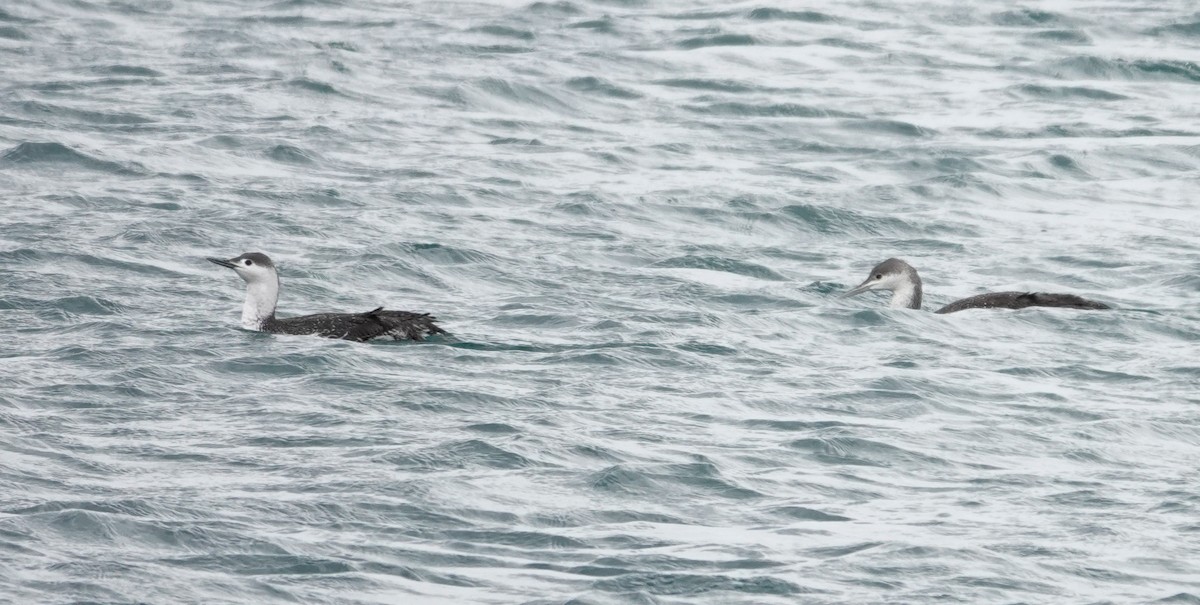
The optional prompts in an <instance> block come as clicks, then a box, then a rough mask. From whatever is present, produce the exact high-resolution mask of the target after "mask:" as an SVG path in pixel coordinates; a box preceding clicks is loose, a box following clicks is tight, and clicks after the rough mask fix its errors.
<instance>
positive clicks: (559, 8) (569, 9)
mask: <svg viewBox="0 0 1200 605" xmlns="http://www.w3.org/2000/svg"><path fill="white" fill-rule="evenodd" d="M525 10H527V11H529V12H531V13H538V14H541V15H560V16H565V15H578V14H580V13H582V12H583V10H582V9H580V8H579V7H578V6H575V4H573V3H571V2H566V1H565V0H560V1H559V2H540V1H539V2H534V3H532V4H530V5H529V6H526V7H525Z"/></svg>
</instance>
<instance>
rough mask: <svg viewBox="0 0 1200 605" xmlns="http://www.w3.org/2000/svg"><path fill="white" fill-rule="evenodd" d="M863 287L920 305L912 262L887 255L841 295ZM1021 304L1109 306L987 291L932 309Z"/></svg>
mask: <svg viewBox="0 0 1200 605" xmlns="http://www.w3.org/2000/svg"><path fill="white" fill-rule="evenodd" d="M867 290H891V291H892V302H891V304H890V305H889V306H890V307H892V308H894V309H920V308H921V276H919V275H917V270H916V269H914V268H913V266H912V265H910V264H908V263H906V262H904V261H902V260H900V259H898V258H889V259H887V260H885V261H883V262H882V263H879V264H878V265H875V268H874V269H871V273H870V275H867V279H866V280H865V281H863V283H861V284H859V285H858V286H857V287H855V288H853V289H851V290H850V291H848V292H846V293H845V294H843V295H842V297H843V298H845V297H847V296H854V295H856V294H861V293H863V292H866V291H867ZM1025 307H1065V308H1069V309H1111V308H1112V307H1109V306H1108V305H1106V304H1104V303H1102V302H1096V301H1094V300H1088V299H1086V298H1081V297H1079V296H1075V295H1074V294H1047V293H1045V292H990V293H988V294H979V295H977V296H971V297H969V298H964V299H962V300H956V301H954V302H952V303H950V304H948V305H946V306H944V307H942V308H941V309H938V310H937V311H934V313H953V312H955V311H962V310H964V309H1024V308H1025Z"/></svg>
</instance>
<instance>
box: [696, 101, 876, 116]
mask: <svg viewBox="0 0 1200 605" xmlns="http://www.w3.org/2000/svg"><path fill="white" fill-rule="evenodd" d="M686 109H687V110H689V111H694V112H696V113H706V114H714V115H731V116H745V117H756V118H761V117H769V118H830V117H834V118H846V117H857V116H856V115H855V114H850V113H845V112H842V111H838V110H832V109H822V108H819V107H812V106H809V105H798V104H795V103H773V104H769V105H752V104H749V103H713V104H712V105H691V106H687V107H686Z"/></svg>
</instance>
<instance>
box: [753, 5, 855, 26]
mask: <svg viewBox="0 0 1200 605" xmlns="http://www.w3.org/2000/svg"><path fill="white" fill-rule="evenodd" d="M749 17H750V18H751V19H755V20H758V21H804V22H805V23H829V22H832V21H835V19H834V18H833V17H831V16H829V15H826V14H825V13H819V12H817V11H792V10H784V9H781V8H756V9H754V10H752V11H750V15H749Z"/></svg>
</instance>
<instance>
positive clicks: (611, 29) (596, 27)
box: [567, 17, 617, 34]
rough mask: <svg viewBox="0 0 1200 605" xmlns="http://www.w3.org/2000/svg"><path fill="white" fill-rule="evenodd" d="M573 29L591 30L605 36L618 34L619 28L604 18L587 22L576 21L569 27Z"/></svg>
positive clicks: (610, 20)
mask: <svg viewBox="0 0 1200 605" xmlns="http://www.w3.org/2000/svg"><path fill="white" fill-rule="evenodd" d="M567 27H569V28H571V29H590V30H592V31H596V32H601V33H605V34H612V33H616V30H617V28H616V27H615V26H614V25H613V21H612V19H609V18H608V17H604V18H603V19H589V20H587V21H576V22H575V23H572V24H570V25H568V26H567Z"/></svg>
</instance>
